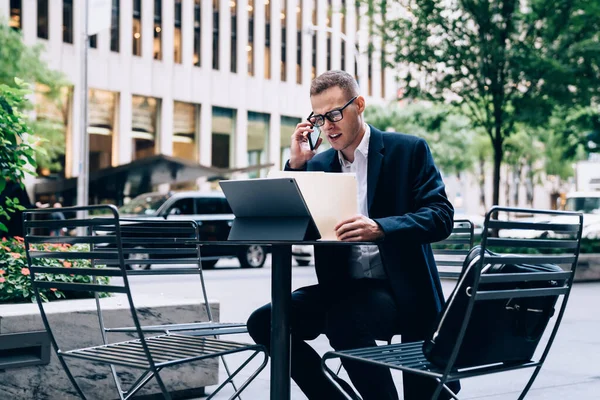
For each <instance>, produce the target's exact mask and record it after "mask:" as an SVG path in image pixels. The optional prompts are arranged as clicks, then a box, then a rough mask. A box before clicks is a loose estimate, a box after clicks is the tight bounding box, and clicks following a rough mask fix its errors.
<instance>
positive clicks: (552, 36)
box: [385, 0, 600, 204]
mask: <svg viewBox="0 0 600 400" xmlns="http://www.w3.org/2000/svg"><path fill="white" fill-rule="evenodd" d="M385 28H386V41H387V43H388V44H389V45H390V46H391V47H392V48H393V61H394V65H397V66H398V68H399V70H400V72H401V73H402V72H403V73H404V79H403V81H404V82H405V84H406V87H405V92H406V94H407V95H408V96H421V97H425V98H427V99H431V100H434V101H453V102H455V103H458V104H461V105H463V106H464V107H466V110H467V115H468V116H469V118H470V120H471V121H472V123H473V124H474V126H476V127H478V128H482V129H483V130H484V131H485V132H486V133H487V135H488V136H489V138H490V140H491V144H492V148H493V151H494V193H493V203H494V204H498V199H499V185H500V167H501V163H502V161H503V157H504V154H505V143H506V140H507V138H508V137H510V135H512V134H513V133H515V132H516V130H517V124H524V125H527V126H532V127H540V126H543V125H545V124H547V122H548V120H549V119H550V117H551V116H552V114H553V112H554V110H555V109H556V107H558V106H561V107H586V106H588V105H590V104H592V103H593V101H594V100H595V99H596V100H597V99H598V94H599V90H600V89H599V88H600V67H599V66H600V41H599V39H598V32H600V2H598V1H590V0H556V1H547V0H529V1H525V0H521V1H519V0H450V1H437V0H401V1H399V2H397V3H394V7H393V9H392V10H391V12H388V13H387V15H386V27H385Z"/></svg>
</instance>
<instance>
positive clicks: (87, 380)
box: [0, 296, 219, 400]
mask: <svg viewBox="0 0 600 400" xmlns="http://www.w3.org/2000/svg"><path fill="white" fill-rule="evenodd" d="M102 302H103V310H104V313H103V314H104V321H105V325H106V326H107V327H110V326H133V322H132V320H131V313H130V311H129V307H128V303H127V299H126V298H125V297H124V296H116V297H112V298H107V299H102ZM210 306H211V312H212V315H213V318H214V319H215V321H218V318H219V304H218V303H216V302H212V301H211V302H210ZM45 307H46V312H47V313H48V315H49V321H50V324H51V326H52V327H53V332H54V334H55V336H56V339H57V342H58V343H59V346H61V348H62V349H64V350H68V349H72V348H81V347H87V346H93V345H98V344H101V343H102V339H101V336H100V328H99V322H98V317H97V313H96V306H95V301H94V300H93V299H86V300H63V301H57V302H52V303H47V304H46V306H45ZM136 307H138V316H139V317H140V318H141V322H142V324H144V325H156V324H164V323H184V322H201V321H206V320H207V316H206V313H205V311H204V307H203V305H200V304H198V303H197V302H195V303H194V302H192V300H178V301H173V300H172V301H168V300H166V299H162V298H161V296H146V297H144V298H143V299H141V300H140V299H138V298H136ZM43 329H44V326H43V323H42V320H41V317H40V313H39V309H38V307H37V304H10V305H1V306H0V334H7V333H18V332H29V331H39V330H43ZM113 337H114V338H115V339H116V340H126V339H127V338H128V336H127V335H126V334H113V336H111V340H112V338H113ZM67 362H68V365H69V366H70V368H71V372H72V373H73V375H74V376H75V378H76V380H77V382H78V383H79V384H80V386H81V388H82V390H83V392H84V393H85V394H86V396H87V398H88V399H98V400H100V399H102V400H105V399H106V400H112V399H117V398H118V395H117V391H116V387H115V383H114V380H113V378H112V374H111V372H110V369H109V367H108V366H106V365H101V364H93V363H90V362H87V361H84V360H69V361H67ZM117 371H118V373H119V375H120V376H121V378H122V379H123V380H124V381H125V382H130V383H131V382H134V381H135V380H136V379H137V378H138V376H139V373H140V371H141V370H135V369H130V368H118V369H117ZM161 377H162V378H163V380H164V382H165V384H166V385H167V387H168V388H169V390H170V391H171V392H172V393H174V397H175V398H183V397H186V398H190V397H198V396H200V395H202V394H203V393H204V387H205V386H209V385H215V384H217V382H218V360H217V359H209V360H206V361H198V362H195V363H191V364H184V365H181V366H177V367H172V368H167V369H164V370H163V371H162V372H161ZM125 387H127V386H125ZM159 392H160V389H159V387H158V385H157V384H156V381H155V380H154V379H152V380H151V381H150V382H148V383H147V384H146V386H145V388H144V389H142V390H141V391H140V392H139V394H140V395H147V396H151V397H153V396H152V395H153V394H157V393H159ZM0 393H1V394H2V395H1V396H0V398H3V399H13V400H20V399H23V400H50V399H52V400H55V399H61V400H68V399H78V398H79V397H78V396H77V394H76V392H75V389H74V387H73V385H72V384H71V382H70V381H69V379H68V378H67V375H66V374H65V373H64V370H63V368H62V366H61V365H60V362H59V360H58V358H57V357H56V354H55V352H54V349H51V357H50V363H49V364H48V365H42V366H33V367H24V368H15V369H7V370H4V371H0ZM159 398H162V396H159Z"/></svg>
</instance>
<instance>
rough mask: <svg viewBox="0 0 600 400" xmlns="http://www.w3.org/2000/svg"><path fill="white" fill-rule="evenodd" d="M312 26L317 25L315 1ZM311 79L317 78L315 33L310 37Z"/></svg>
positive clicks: (315, 2)
mask: <svg viewBox="0 0 600 400" xmlns="http://www.w3.org/2000/svg"><path fill="white" fill-rule="evenodd" d="M312 24H313V26H316V25H317V0H314V1H313V10H312ZM311 76H312V79H315V78H316V77H317V32H313V35H312V73H311Z"/></svg>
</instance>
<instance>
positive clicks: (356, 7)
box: [354, 0, 360, 82]
mask: <svg viewBox="0 0 600 400" xmlns="http://www.w3.org/2000/svg"><path fill="white" fill-rule="evenodd" d="M354 11H355V13H356V32H358V31H360V0H355V1H354ZM357 34H358V33H357ZM354 78H355V79H356V81H357V82H358V81H359V77H358V60H357V58H356V57H354Z"/></svg>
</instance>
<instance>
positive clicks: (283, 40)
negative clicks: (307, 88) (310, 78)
mask: <svg viewBox="0 0 600 400" xmlns="http://www.w3.org/2000/svg"><path fill="white" fill-rule="evenodd" d="M280 4H281V12H280V14H279V18H280V19H281V81H282V82H285V81H286V80H287V76H286V70H285V59H286V48H287V36H286V32H287V26H286V25H287V1H286V0H282V1H281V3H280Z"/></svg>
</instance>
